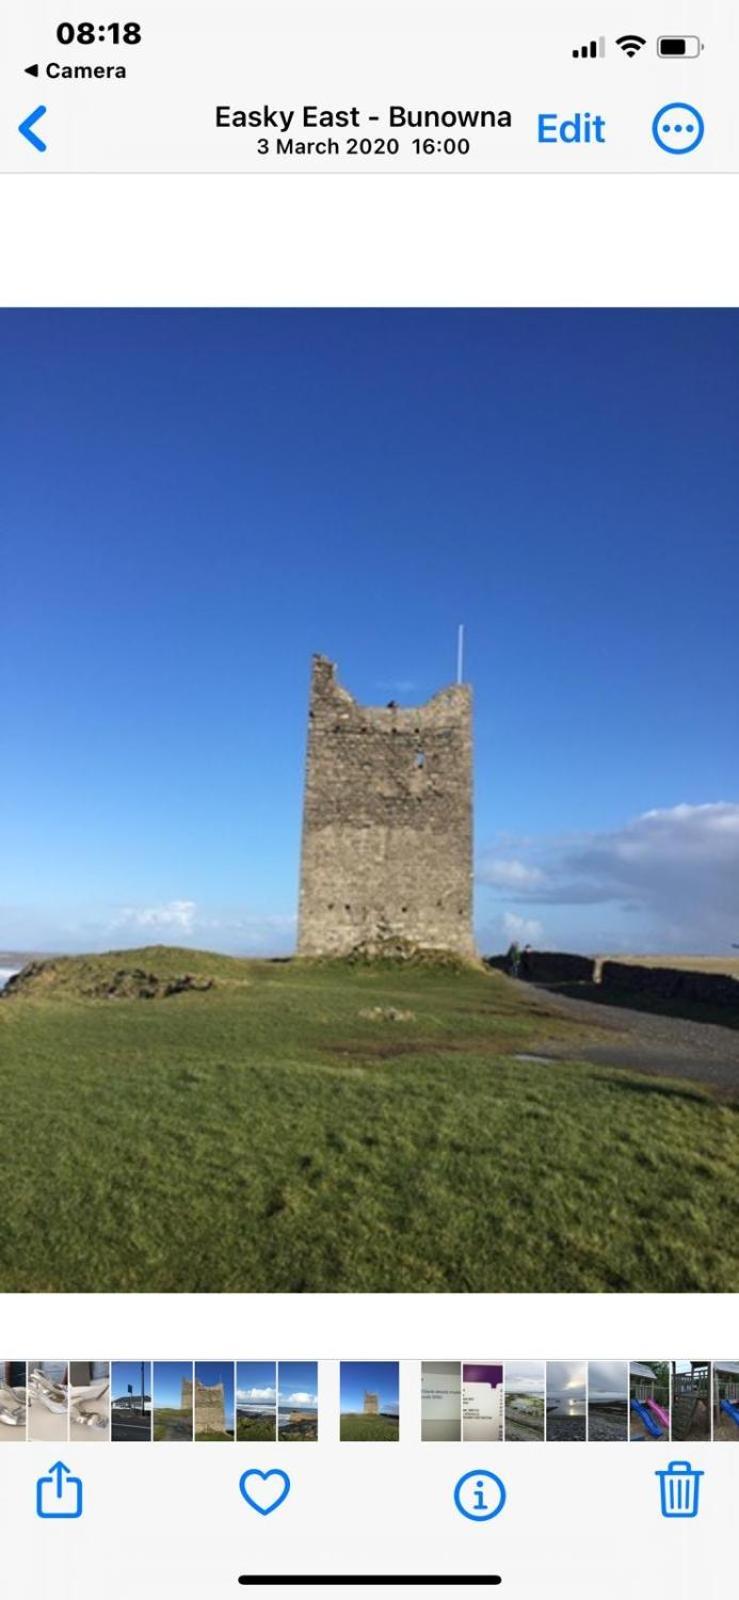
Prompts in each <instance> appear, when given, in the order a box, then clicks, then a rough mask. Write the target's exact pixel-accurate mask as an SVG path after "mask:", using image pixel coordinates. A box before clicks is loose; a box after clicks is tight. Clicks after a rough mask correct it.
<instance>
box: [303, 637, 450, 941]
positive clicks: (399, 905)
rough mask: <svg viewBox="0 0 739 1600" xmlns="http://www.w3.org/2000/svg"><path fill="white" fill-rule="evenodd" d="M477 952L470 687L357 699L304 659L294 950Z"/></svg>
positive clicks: (316, 660)
mask: <svg viewBox="0 0 739 1600" xmlns="http://www.w3.org/2000/svg"><path fill="white" fill-rule="evenodd" d="M398 938H400V939H403V940H408V941H409V942H410V943H412V944H414V945H417V946H419V947H421V948H425V949H433V950H449V951H453V952H454V953H456V954H458V955H461V956H474V954H475V945H474V938H473V933H472V692H471V689H470V688H469V685H467V684H454V685H452V686H451V687H450V688H448V689H440V690H439V693H438V694H435V695H433V696H432V698H431V699H430V700H427V701H426V703H425V705H421V706H402V707H401V706H397V705H395V704H394V702H392V701H391V703H390V704H389V705H388V706H383V707H379V706H362V705H359V703H358V702H357V701H356V700H355V699H354V698H353V697H352V695H350V694H349V693H348V692H347V690H346V689H343V688H342V687H341V684H339V683H338V682H337V679H336V667H335V665H334V663H333V662H331V661H328V660H327V659H326V657H325V656H320V655H317V656H314V657H313V672H312V679H311V692H310V710H309V727H308V757H307V770H306V781H305V802H304V809H303V841H302V860H301V874H300V907H299V926H298V954H299V955H301V956H324V955H333V956H340V955H347V954H349V952H350V951H352V950H354V949H356V947H357V946H358V945H362V946H370V947H371V946H373V945H376V944H380V945H381V944H382V943H384V942H385V941H392V940H394V939H398Z"/></svg>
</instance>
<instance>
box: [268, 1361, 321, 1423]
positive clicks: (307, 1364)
mask: <svg viewBox="0 0 739 1600" xmlns="http://www.w3.org/2000/svg"><path fill="white" fill-rule="evenodd" d="M278 1381H279V1403H280V1405H281V1406H285V1407H289V1406H295V1407H300V1408H301V1409H302V1410H304V1411H312V1410H314V1409H317V1407H318V1363H317V1362H316V1361H281V1362H280V1364H279V1370H278Z"/></svg>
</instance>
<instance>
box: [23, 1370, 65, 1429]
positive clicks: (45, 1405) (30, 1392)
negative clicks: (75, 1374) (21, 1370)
mask: <svg viewBox="0 0 739 1600" xmlns="http://www.w3.org/2000/svg"><path fill="white" fill-rule="evenodd" d="M26 1393H27V1398H28V1437H29V1439H31V1440H33V1441H34V1442H41V1441H43V1442H44V1443H47V1442H48V1443H49V1444H66V1443H67V1442H68V1440H69V1369H68V1365H67V1362H66V1361H29V1363H28V1388H27V1391H26Z"/></svg>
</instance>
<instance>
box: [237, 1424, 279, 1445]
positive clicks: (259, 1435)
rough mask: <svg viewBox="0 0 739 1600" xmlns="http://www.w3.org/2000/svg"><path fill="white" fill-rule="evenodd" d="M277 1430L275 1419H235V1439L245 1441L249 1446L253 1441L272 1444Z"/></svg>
mask: <svg viewBox="0 0 739 1600" xmlns="http://www.w3.org/2000/svg"><path fill="white" fill-rule="evenodd" d="M276 1429H277V1419H276V1417H237V1419H236V1438H237V1439H245V1440H247V1441H248V1442H249V1443H250V1444H253V1443H254V1440H255V1439H256V1440H258V1441H259V1442H260V1443H270V1444H274V1442H275V1437H276Z"/></svg>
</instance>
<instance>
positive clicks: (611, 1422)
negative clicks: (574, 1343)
mask: <svg viewBox="0 0 739 1600" xmlns="http://www.w3.org/2000/svg"><path fill="white" fill-rule="evenodd" d="M628 1437H629V1366H628V1362H627V1361H589V1362H588V1438H589V1439H592V1440H594V1441H596V1442H597V1441H608V1440H611V1439H612V1440H616V1441H619V1440H620V1441H622V1442H624V1441H626V1440H627V1439H628Z"/></svg>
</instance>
